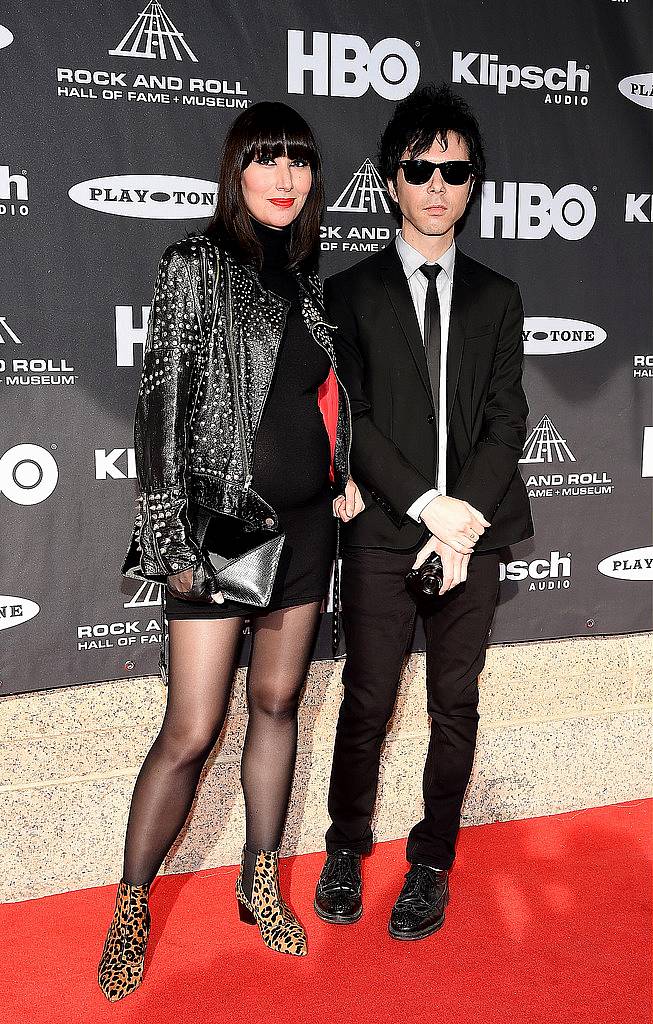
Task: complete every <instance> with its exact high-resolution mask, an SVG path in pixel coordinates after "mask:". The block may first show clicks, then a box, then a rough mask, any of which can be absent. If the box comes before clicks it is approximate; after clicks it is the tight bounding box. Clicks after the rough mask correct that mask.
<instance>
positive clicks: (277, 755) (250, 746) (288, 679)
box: [241, 601, 321, 891]
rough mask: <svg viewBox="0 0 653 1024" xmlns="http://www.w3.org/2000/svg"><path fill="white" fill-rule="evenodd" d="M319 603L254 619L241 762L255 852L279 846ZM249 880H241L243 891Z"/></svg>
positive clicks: (250, 840)
mask: <svg viewBox="0 0 653 1024" xmlns="http://www.w3.org/2000/svg"><path fill="white" fill-rule="evenodd" d="M320 605H321V602H319V601H314V602H312V603H311V604H305V605H297V606H295V607H294V608H282V609H280V610H279V611H276V612H270V614H269V615H265V616H263V617H262V618H260V619H253V620H252V630H253V638H252V655H251V658H250V663H249V671H248V674H247V702H248V707H249V723H248V726H247V734H246V736H245V745H244V747H243V757H242V764H241V780H242V785H243V792H244V794H245V809H246V849H247V850H249V851H251V852H255V851H258V850H276V849H277V847H278V846H279V843H280V841H281V833H282V830H283V826H284V822H285V818H286V811H287V809H288V800H289V798H290V788H291V785H292V779H293V773H294V768H295V755H296V752H297V706H298V703H299V694H300V691H301V688H302V685H303V683H304V679H305V677H306V672H307V670H308V666H309V661H310V657H311V653H312V650H313V643H314V640H315V634H316V630H317V624H318V621H319V615H320ZM247 860H248V861H249V858H247ZM248 866H250V865H248V864H246V868H247V867H248ZM249 873H250V872H249V871H246V874H249ZM249 881H250V879H248V878H244V879H243V887H244V888H245V891H247V888H248V886H247V885H246V883H247V882H249Z"/></svg>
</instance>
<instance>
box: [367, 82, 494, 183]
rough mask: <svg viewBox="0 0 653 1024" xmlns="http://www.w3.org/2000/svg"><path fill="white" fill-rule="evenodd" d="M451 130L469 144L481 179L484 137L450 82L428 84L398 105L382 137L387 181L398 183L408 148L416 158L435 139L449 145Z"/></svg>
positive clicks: (381, 166)
mask: <svg viewBox="0 0 653 1024" xmlns="http://www.w3.org/2000/svg"><path fill="white" fill-rule="evenodd" d="M449 132H454V133H455V134H456V135H458V136H460V138H461V139H463V140H464V141H465V142H466V143H467V149H468V151H469V159H470V160H471V162H472V167H473V174H474V177H475V178H476V180H477V181H478V182H481V181H482V180H483V178H484V176H485V154H484V153H483V140H482V138H481V132H480V129H479V127H478V121H477V120H476V118H475V117H474V115H473V113H472V111H471V108H470V107H469V105H468V104H467V103H466V102H465V100H464V99H463V98H462V97H461V96H457V95H456V94H455V93H453V92H452V91H451V89H450V88H449V86H448V85H440V86H437V87H436V86H434V85H425V86H423V87H422V88H421V89H416V90H415V92H414V93H412V94H411V95H410V96H408V97H407V98H406V99H405V100H402V101H401V103H398V104H397V106H396V107H395V111H394V113H393V115H392V117H391V118H390V121H389V123H388V126H387V128H386V129H385V131H384V132H383V135H382V136H381V145H380V148H379V170H380V172H381V175H382V177H383V180H384V181H392V182H394V183H395V184H396V182H397V174H398V173H399V161H400V160H401V158H402V156H403V154H404V153H405V151H406V150H408V152H409V154H410V157H411V158H415V157H418V156H419V155H420V153H425V152H426V151H427V150H428V149H430V148H431V145H432V144H433V141H434V139H436V138H438V139H442V140H443V141H444V142H445V145H446V138H447V134H448V133H449Z"/></svg>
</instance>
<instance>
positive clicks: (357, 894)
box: [313, 850, 363, 924]
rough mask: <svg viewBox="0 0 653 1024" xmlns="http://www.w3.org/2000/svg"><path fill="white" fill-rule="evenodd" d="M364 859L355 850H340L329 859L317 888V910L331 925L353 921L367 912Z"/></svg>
mask: <svg viewBox="0 0 653 1024" xmlns="http://www.w3.org/2000/svg"><path fill="white" fill-rule="evenodd" d="M362 887H363V884H362V880H361V859H360V855H359V854H358V853H352V851H351V850H336V851H335V853H329V854H327V859H326V863H325V865H324V867H323V868H322V874H321V875H320V880H319V882H318V883H317V889H316V891H315V901H314V903H313V906H314V907H315V913H316V914H317V916H318V917H321V918H322V920H323V921H328V922H329V923H330V924H353V923H354V921H358V919H359V918H360V916H361V914H362V913H363V904H362V902H361V891H362Z"/></svg>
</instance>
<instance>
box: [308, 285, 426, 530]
mask: <svg viewBox="0 0 653 1024" xmlns="http://www.w3.org/2000/svg"><path fill="white" fill-rule="evenodd" d="M324 302H325V309H326V312H327V316H328V318H329V319H330V320H331V322H332V323H334V324H336V325H337V327H338V330H337V331H336V336H335V340H334V343H335V349H336V358H337V363H338V374H339V376H340V378H341V380H342V383H343V384H344V386H345V388H346V390H347V393H348V395H349V402H350V405H351V412H352V419H353V424H352V427H353V438H352V449H351V462H352V475H353V477H354V479H355V480H356V483H358V484H359V486H360V485H361V484H362V485H363V487H364V488H367V490H368V491H369V492H370V494H371V496H372V497H373V498H374V499H375V500H376V501H377V503H378V504H379V505H380V506H381V508H383V509H384V511H385V512H387V514H388V515H389V516H390V518H391V519H392V520H393V521H394V522H395V523H396V525H397V526H401V524H402V523H403V521H404V518H405V516H406V512H407V509H408V508H410V506H412V505H413V503H414V502H415V501H416V500H417V499H418V498H420V496H421V495H423V494H424V493H425V492H426V491H428V490H430V488H432V487H433V481H432V480H429V479H427V478H426V477H425V476H423V475H422V473H420V472H419V470H418V469H416V468H415V466H413V465H412V463H411V462H409V460H408V459H406V458H405V456H404V455H402V453H401V452H400V450H399V448H397V446H396V444H395V443H394V441H392V440H391V439H390V438H389V437H388V436H387V435H386V434H384V433H383V431H382V430H380V429H379V427H378V426H377V424H376V423H375V422H374V419H373V417H372V411H371V405H370V402H369V400H368V398H367V396H366V394H365V381H364V362H363V356H362V354H361V351H360V348H359V346H358V330H357V326H356V318H355V317H354V314H353V312H352V309H351V307H350V305H349V303H348V302H347V301H346V299H345V298H344V296H343V294H342V290H341V289H340V288H338V287H337V285H335V286H334V284H333V283H332V281H331V280H330V279H329V280H327V281H326V282H325V286H324ZM363 495H364V496H365V492H364V490H363Z"/></svg>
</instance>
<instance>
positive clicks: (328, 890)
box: [320, 852, 360, 896]
mask: <svg viewBox="0 0 653 1024" xmlns="http://www.w3.org/2000/svg"><path fill="white" fill-rule="evenodd" d="M359 885H360V881H359V879H358V874H357V871H356V861H355V859H354V857H352V856H351V855H350V854H346V853H339V852H338V853H334V854H333V856H332V857H331V858H330V860H329V863H328V865H327V869H326V871H325V873H324V879H323V881H322V883H321V886H320V888H321V889H322V891H323V892H324V894H325V895H329V896H331V895H334V894H335V893H337V892H357V891H358V887H359Z"/></svg>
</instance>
